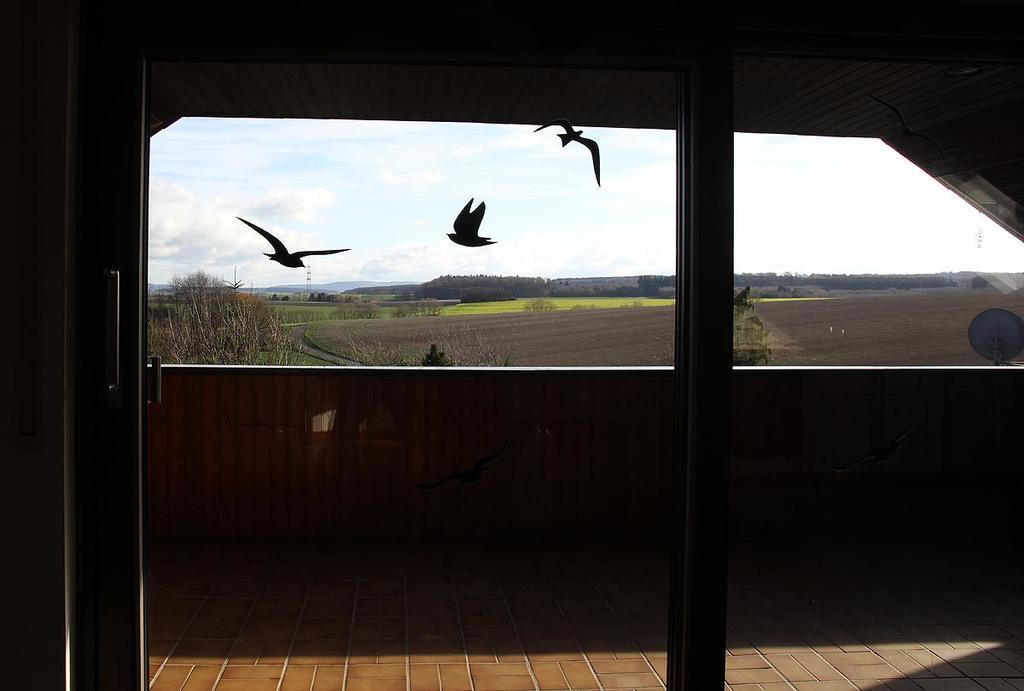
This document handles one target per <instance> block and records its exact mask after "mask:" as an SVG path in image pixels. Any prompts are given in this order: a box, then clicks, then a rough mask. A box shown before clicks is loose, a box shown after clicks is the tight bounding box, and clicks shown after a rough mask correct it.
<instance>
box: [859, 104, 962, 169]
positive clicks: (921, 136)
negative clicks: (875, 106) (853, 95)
mask: <svg viewBox="0 0 1024 691" xmlns="http://www.w3.org/2000/svg"><path fill="white" fill-rule="evenodd" d="M868 96H870V97H871V98H872V100H874V101H876V102H878V103H881V104H882V105H883V106H885V107H886V108H888V109H889V110H891V111H892V112H894V113H896V117H897V118H898V119H899V121H900V129H901V130H903V134H904V136H907V137H917V138H918V139H923V140H924V141H926V142H928V143H929V144H931V145H932V146H934V147H935V150H936V151H938V152H939V156H942V157H943V158H946V152H945V151H943V150H942V147H941V146H939V143H938V142H937V141H935V140H934V139H932V138H931V137H929V136H928V135H927V134H921V133H920V132H917V131H915V130H912V129H910V125H908V124H907V119H906V118H905V117H903V111H901V110H900V109H899V108H897V107H896V106H894V105H893V104H891V103H887V102H885V101H883V100H882V99H880V98H879V97H878V96H875V95H874V94H868Z"/></svg>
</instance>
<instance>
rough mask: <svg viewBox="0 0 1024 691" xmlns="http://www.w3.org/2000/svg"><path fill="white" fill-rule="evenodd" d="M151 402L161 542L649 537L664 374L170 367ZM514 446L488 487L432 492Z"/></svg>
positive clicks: (654, 518) (151, 482) (654, 520)
mask: <svg viewBox="0 0 1024 691" xmlns="http://www.w3.org/2000/svg"><path fill="white" fill-rule="evenodd" d="M163 386H164V389H163V400H162V403H161V404H160V405H152V406H150V411H149V461H148V463H149V467H148V512H149V513H148V515H149V526H150V531H151V533H152V534H155V535H208V536H250V535H252V536H255V535H308V536H331V535H338V536H353V535H356V536H428V535H479V536H490V535H495V536H497V535H509V534H517V535H518V534H524V535H528V534H541V533H543V534H548V535H551V534H565V535H581V534H607V533H622V532H630V531H647V532H648V533H650V532H651V531H654V530H655V529H656V528H657V527H658V526H659V525H661V524H662V523H663V522H664V519H665V517H666V507H667V506H668V502H667V489H668V478H669V471H670V466H669V463H670V455H671V443H672V440H671V436H672V428H671V424H670V423H671V415H672V408H673V394H672V382H671V373H667V372H657V371H653V372H637V371H632V372H629V371H627V372H610V373H597V374H589V373H582V372H569V373H538V372H530V371H512V370H509V371H496V372H467V371H463V372H453V373H451V374H448V373H443V374H438V373H429V372H420V373H416V372H400V373H389V372H380V371H377V372H374V371H368V370H333V369H332V370H294V371H292V372H288V373H284V371H282V370H258V369H247V370H241V369H205V368H166V369H165V370H164V382H163ZM506 439H509V440H510V442H509V446H508V448H507V450H506V451H505V453H504V454H502V456H500V457H499V458H498V459H496V460H495V461H494V462H493V464H492V465H491V466H490V469H489V470H488V471H487V472H486V473H485V475H484V477H483V479H482V481H480V482H477V483H466V484H462V483H459V482H458V481H453V482H450V483H448V484H446V485H443V486H442V487H440V488H438V489H435V490H429V491H425V490H422V489H419V488H417V487H415V486H414V485H415V484H416V483H427V482H432V481H435V480H437V479H439V478H442V477H445V476H447V475H448V474H451V473H454V472H457V471H461V470H465V469H467V468H470V467H471V466H473V464H474V463H475V462H476V460H477V459H479V458H481V457H482V456H484V455H486V454H488V453H491V452H493V451H495V450H496V449H498V448H499V447H500V446H501V445H502V444H503V442H504V441H505V440H506Z"/></svg>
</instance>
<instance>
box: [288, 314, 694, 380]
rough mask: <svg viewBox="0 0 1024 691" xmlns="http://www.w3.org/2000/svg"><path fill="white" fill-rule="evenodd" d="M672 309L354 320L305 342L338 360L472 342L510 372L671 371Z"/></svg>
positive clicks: (327, 327) (315, 330)
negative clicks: (370, 350) (372, 347)
mask: <svg viewBox="0 0 1024 691" xmlns="http://www.w3.org/2000/svg"><path fill="white" fill-rule="evenodd" d="M673 324H674V308H672V307H632V308H625V309H582V310H565V311H558V312H523V313H513V314H482V315H469V316H443V317H406V318H403V319H360V320H350V321H330V322H320V323H317V324H313V325H311V326H310V327H309V331H308V333H309V336H310V337H311V339H312V340H313V341H314V342H315V343H316V344H317V345H319V346H320V347H322V348H324V349H326V350H329V351H332V352H334V353H336V354H338V355H349V354H351V353H352V352H353V348H352V342H353V341H355V342H357V343H362V344H373V343H378V344H383V345H386V346H397V347H401V348H403V349H404V350H406V351H407V352H409V353H413V354H418V356H419V357H422V354H424V353H426V352H427V350H428V349H429V348H430V344H431V342H438V343H443V342H445V341H448V340H450V339H452V338H453V337H454V338H456V339H462V340H473V341H476V340H479V341H481V342H483V343H485V344H487V345H488V346H489V347H490V348H492V349H493V350H495V351H500V352H504V353H507V354H508V355H509V356H510V357H511V364H512V365H514V366H517V367H522V366H525V367H530V366H536V367H563V366H564V367H618V366H650V365H671V364H672V357H673V356H672V341H673Z"/></svg>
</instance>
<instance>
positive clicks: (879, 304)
mask: <svg viewBox="0 0 1024 691" xmlns="http://www.w3.org/2000/svg"><path fill="white" fill-rule="evenodd" d="M992 307H1002V308H1004V309H1008V310H1010V311H1011V312H1015V313H1017V314H1021V315H1024V294H1022V293H1020V292H1015V293H1010V294H1008V295H1002V294H1000V293H995V292H988V291H984V292H981V291H979V292H950V293H913V294H893V295H878V296H871V297H842V298H837V299H834V300H815V301H795V302H765V303H760V304H758V305H757V307H756V308H755V310H756V312H757V314H758V316H760V317H761V319H762V320H764V321H765V323H766V324H767V326H768V328H769V330H770V331H771V334H770V336H769V345H770V347H771V349H772V355H771V364H775V365H985V364H986V362H985V360H983V359H981V358H980V357H978V355H976V354H975V353H974V351H973V350H971V346H970V344H969V343H968V342H967V327H968V326H969V325H970V323H971V320H972V319H973V318H974V317H975V315H977V314H978V313H979V312H981V311H982V310H986V309H989V308H992ZM829 326H831V327H832V333H831V335H830V334H829ZM843 329H845V330H846V333H845V335H844V334H843V333H842V331H843ZM988 364H991V363H988Z"/></svg>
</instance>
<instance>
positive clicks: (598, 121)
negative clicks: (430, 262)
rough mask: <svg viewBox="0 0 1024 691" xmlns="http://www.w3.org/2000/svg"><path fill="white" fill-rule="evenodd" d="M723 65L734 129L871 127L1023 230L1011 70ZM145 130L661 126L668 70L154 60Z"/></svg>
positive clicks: (1016, 79)
mask: <svg viewBox="0 0 1024 691" xmlns="http://www.w3.org/2000/svg"><path fill="white" fill-rule="evenodd" d="M958 67H963V66H962V65H961V66H955V65H949V64H920V63H909V62H866V61H858V62H854V61H843V60H825V59H791V58H774V57H768V58H766V57H738V58H737V59H736V62H735V129H736V130H737V131H742V132H766V133H778V134H806V135H826V136H857V137H879V138H881V139H883V140H884V141H886V142H887V143H888V144H889V145H890V146H892V147H893V148H894V149H896V150H897V151H899V152H900V153H901V154H903V155H904V156H906V157H907V158H908V159H910V160H911V161H913V162H914V163H916V164H917V165H918V166H920V167H921V168H922V169H924V170H925V171H927V172H928V173H929V174H931V175H933V176H934V177H935V178H936V179H938V180H939V181H941V182H942V183H943V184H945V185H947V186H948V187H949V188H950V189H953V190H954V191H956V192H957V193H958V194H960V195H961V196H962V197H964V198H965V199H966V200H968V201H969V202H970V203H972V204H973V205H974V206H975V207H977V208H978V209H980V210H981V211H982V212H984V213H985V214H987V215H988V216H990V217H991V218H993V219H994V220H995V221H997V222H998V223H999V224H1000V225H1002V226H1003V227H1005V228H1006V229H1008V230H1010V231H1011V232H1013V233H1014V234H1016V235H1018V236H1019V237H1022V238H1024V215H1022V208H1021V203H1022V202H1024V132H1021V131H1020V130H1021V128H1020V127H1018V123H1020V122H1024V67H1017V66H1014V65H1005V64H1004V65H980V66H977V67H979V68H980V69H978V70H977V71H976V72H974V73H973V74H969V75H963V76H956V73H955V72H951V70H955V69H957V68H958ZM151 85H152V87H151V92H150V99H151V101H150V102H151V108H150V110H151V119H150V124H151V131H152V132H154V133H155V132H157V131H159V130H160V129H162V128H164V127H167V126H169V125H170V124H172V123H173V122H174V121H175V120H177V119H178V118H181V117H187V116H209V117H271V118H337V119H372V120H426V121H448V122H485V123H515V124H537V123H541V122H546V121H548V120H550V119H552V118H557V117H564V118H568V119H569V120H571V121H572V122H573V123H575V124H577V125H579V126H591V127H595V126H601V127H629V128H656V129H672V128H674V127H675V126H676V122H677V113H676V87H675V79H674V75H673V74H672V73H666V72H649V71H624V70H583V69H579V70H569V69H559V68H520V67H493V66H489V67H473V66H427V65H416V66H412V65H379V64H297V63H274V64H267V63H156V64H154V65H153V68H152V76H151Z"/></svg>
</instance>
